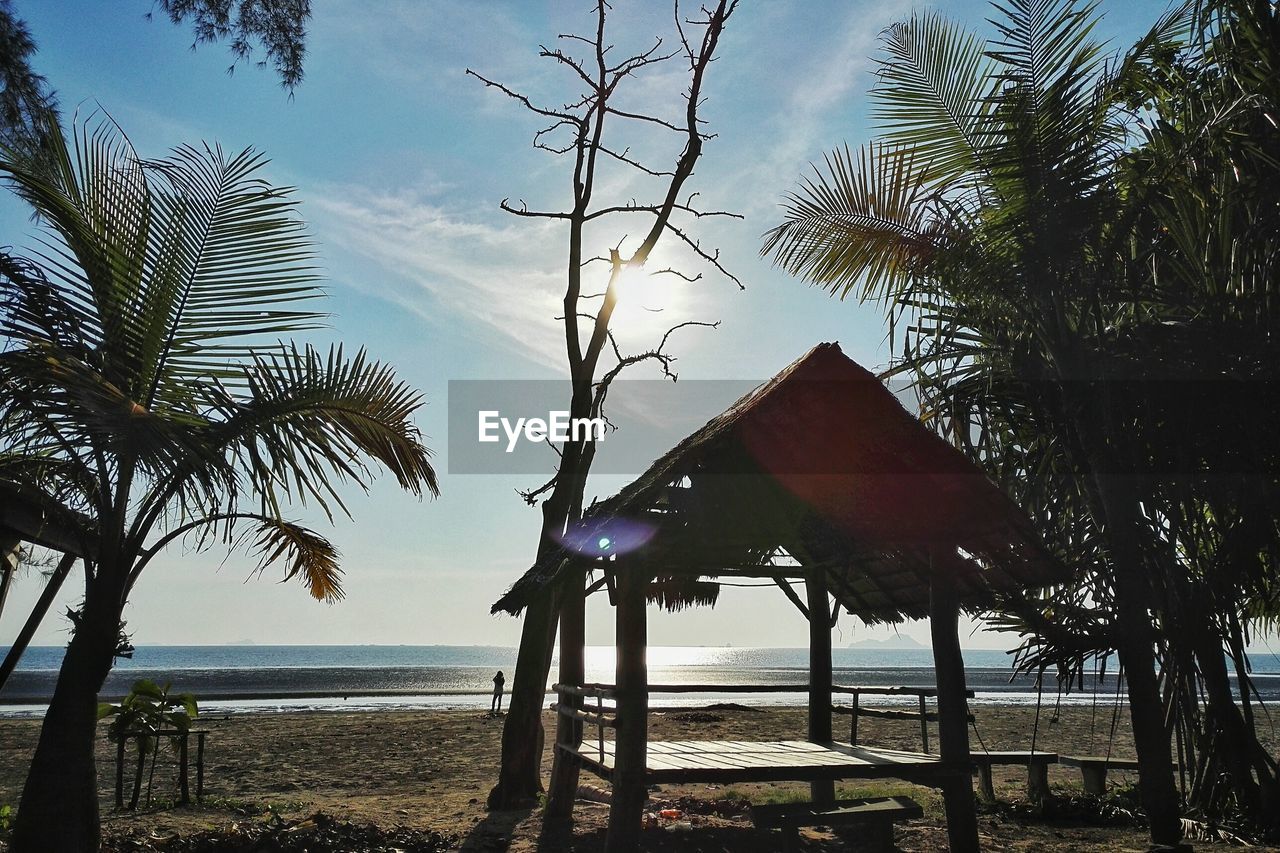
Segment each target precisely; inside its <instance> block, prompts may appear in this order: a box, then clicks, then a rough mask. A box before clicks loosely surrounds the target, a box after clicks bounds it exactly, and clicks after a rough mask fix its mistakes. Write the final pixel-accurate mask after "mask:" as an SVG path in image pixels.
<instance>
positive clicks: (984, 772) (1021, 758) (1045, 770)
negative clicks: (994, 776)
mask: <svg viewBox="0 0 1280 853" xmlns="http://www.w3.org/2000/svg"><path fill="white" fill-rule="evenodd" d="M969 758H970V760H972V761H973V763H974V766H976V767H977V768H978V793H979V794H980V795H981V797H982V799H983V801H984V802H988V803H993V802H995V799H996V792H995V787H994V786H993V785H992V784H991V767H992V765H994V764H1016V765H1024V766H1025V767H1026V768H1027V799H1029V800H1031V802H1033V803H1038V802H1041V801H1043V800H1044V798H1045V796H1047V795H1048V793H1049V765H1050V764H1057V763H1058V753H1056V752H1029V751H1026V750H1010V751H999V752H974V753H970V755H969Z"/></svg>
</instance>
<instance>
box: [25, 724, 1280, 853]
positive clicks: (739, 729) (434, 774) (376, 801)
mask: <svg viewBox="0 0 1280 853" xmlns="http://www.w3.org/2000/svg"><path fill="white" fill-rule="evenodd" d="M974 712H975V720H976V725H977V733H978V735H980V736H981V739H982V743H985V745H986V748H988V749H993V750H994V749H1026V748H1028V747H1030V745H1031V736H1032V731H1033V729H1034V728H1035V709H1034V708H1028V707H999V706H979V707H976V708H975V709H974ZM804 714H805V712H804V711H803V709H777V708H771V709H755V708H722V709H713V710H698V711H690V710H679V711H667V712H656V713H654V714H653V716H652V718H651V737H652V738H654V739H667V740H672V739H678V738H684V739H690V738H696V739H732V740H750V739H759V740H768V739H782V738H795V737H797V736H798V734H799V733H801V732H803V730H804V719H805V716H804ZM1126 716H1127V715H1125V714H1123V713H1122V714H1121V715H1120V716H1119V719H1118V724H1117V726H1116V730H1115V734H1114V737H1113V736H1112V734H1111V727H1112V713H1111V706H1110V705H1106V706H1101V705H1100V706H1099V707H1098V708H1097V709H1096V710H1093V709H1090V708H1087V707H1071V708H1064V709H1063V710H1062V711H1061V713H1060V714H1058V715H1057V716H1056V717H1055V715H1054V714H1053V711H1052V709H1051V708H1045V709H1043V710H1042V711H1041V714H1040V724H1039V727H1038V732H1037V734H1036V747H1037V749H1043V750H1046V751H1058V752H1062V753H1075V754H1081V753H1084V754H1103V753H1106V752H1107V750H1108V748H1110V750H1111V753H1112V754H1113V755H1116V756H1120V757H1128V756H1131V755H1132V754H1133V750H1132V743H1131V740H1130V737H1129V732H1128V726H1127V720H1126ZM545 722H546V724H547V725H548V726H550V725H552V721H551V717H550V715H549V714H548V715H547V716H546V720H545ZM838 724H839V720H837V725H838ZM199 726H200V727H201V728H205V729H208V730H209V731H210V734H209V735H208V751H207V755H206V777H205V799H204V802H203V804H202V805H201V806H199V807H193V808H174V807H153V808H151V809H149V810H148V809H140V810H139V812H138V813H119V812H115V811H113V809H112V805H113V801H112V796H113V795H112V784H113V762H114V747H113V746H111V745H110V744H108V743H107V742H106V740H105V737H104V738H103V739H102V740H101V741H100V743H99V749H98V765H99V766H98V775H99V780H100V792H101V805H102V814H103V825H104V830H105V834H106V836H107V838H108V839H109V840H110V842H109V843H111V844H118V845H122V846H118V847H111V848H110V849H121V850H124V849H137V848H136V846H130V845H132V844H134V841H135V840H136V839H140V838H147V839H150V843H153V844H157V845H162V844H163V842H164V840H165V839H169V838H171V837H172V836H173V835H175V834H178V835H190V834H192V833H198V832H201V831H208V830H211V829H217V828H224V829H225V828H227V827H230V826H231V825H233V824H245V823H253V822H262V821H270V820H272V819H273V818H272V817H271V815H270V813H269V812H268V807H270V809H271V810H274V811H275V812H276V813H277V814H278V815H279V816H280V818H282V819H283V820H285V821H300V820H304V819H305V818H307V817H308V816H311V815H313V814H314V813H316V812H323V813H324V814H325V815H328V816H331V817H333V818H336V819H338V820H345V821H351V822H354V823H373V824H376V825H377V826H378V827H380V828H382V829H390V828H393V827H410V828H414V829H417V830H431V831H435V832H438V833H440V834H441V835H442V836H443V842H442V846H443V848H444V849H461V850H505V849H509V850H512V851H530V850H535V849H540V850H548V849H561V848H562V847H563V846H564V843H563V842H555V843H552V842H546V841H544V842H543V843H542V844H541V846H540V844H539V840H538V835H539V830H540V816H541V813H540V811H538V810H535V811H533V812H527V811H522V812H505V813H489V812H487V811H486V810H485V807H484V801H485V796H486V794H487V793H488V791H489V788H490V786H491V785H492V782H493V779H494V776H495V769H494V768H495V766H496V762H497V758H498V750H499V741H500V737H501V729H502V721H501V719H499V718H494V717H490V716H488V715H487V714H485V713H482V712H478V711H386V712H377V713H276V714H247V715H234V716H216V715H210V716H208V717H205V718H201V720H200V721H199ZM860 727H861V732H862V735H863V737H862V740H863V741H864V742H867V743H872V744H875V745H880V746H886V747H893V748H903V749H918V743H919V741H918V738H919V735H918V730H917V729H915V728H914V727H913V726H912V725H909V724H904V723H902V722H894V721H882V720H865V719H864V720H863V721H862V722H861V724H860ZM38 730H39V722H38V721H36V720H4V721H0V804H3V803H16V802H17V800H18V797H19V795H20V793H21V784H22V779H23V774H24V773H25V769H26V763H27V761H28V760H29V758H30V754H31V750H32V748H33V746H34V743H35V739H36V736H37V733H38ZM971 740H973V749H974V750H975V751H977V750H981V749H982V748H983V747H982V745H981V744H980V743H979V741H978V738H977V737H972V736H971ZM549 770H550V751H549V750H548V752H547V761H546V765H545V767H544V771H545V772H549ZM1025 779H1026V776H1025V771H1023V770H1022V769H1021V768H999V769H997V771H996V774H995V781H996V791H997V795H998V797H999V799H1000V800H1001V804H1000V805H999V806H997V807H995V808H993V809H990V808H989V809H984V810H983V813H982V814H981V816H980V831H981V833H982V837H983V845H984V849H986V850H991V851H1006V850H1007V851H1037V850H1040V851H1068V850H1071V851H1075V850H1080V851H1108V853H1120V851H1129V850H1133V851H1138V850H1145V849H1146V847H1145V844H1144V841H1145V838H1146V836H1145V833H1144V832H1143V831H1142V830H1141V829H1140V828H1138V827H1136V826H1134V825H1133V824H1132V822H1131V821H1129V820H1127V819H1126V818H1125V816H1124V814H1123V811H1122V810H1121V809H1122V807H1123V803H1124V800H1123V799H1122V798H1119V797H1118V798H1117V799H1116V801H1115V802H1116V804H1117V805H1116V809H1114V811H1115V814H1113V815H1112V817H1110V818H1107V819H1101V820H1100V819H1092V820H1088V821H1085V820H1082V819H1081V816H1080V814H1079V813H1078V812H1079V810H1078V809H1076V808H1075V807H1073V805H1072V803H1073V801H1072V800H1071V799H1070V795H1072V794H1076V795H1078V794H1079V792H1080V777H1079V773H1078V771H1076V770H1073V769H1070V768H1064V767H1053V768H1051V769H1050V784H1051V786H1053V789H1054V791H1055V793H1056V794H1059V795H1061V796H1062V799H1061V800H1060V801H1058V802H1059V803H1060V805H1059V806H1057V807H1056V808H1055V809H1054V810H1052V811H1054V812H1056V813H1050V814H1040V815H1037V814H1035V813H1034V810H1033V809H1032V808H1031V807H1030V806H1029V804H1027V803H1026V802H1025V801H1024V785H1025ZM1109 781H1110V783H1111V786H1112V789H1113V791H1120V792H1123V790H1124V789H1125V788H1127V787H1128V786H1130V785H1132V784H1133V783H1134V781H1135V779H1134V777H1133V775H1132V774H1129V773H1113V774H1112V775H1111V777H1110V780H1109ZM582 782H583V783H585V784H601V783H600V782H599V780H597V779H595V778H594V777H591V776H589V775H587V774H585V773H584V775H583V777H582ZM804 791H805V788H804V786H802V785H794V784H767V785H735V786H722V787H717V786H708V785H694V786H679V787H677V786H661V787H659V788H657V789H655V790H654V791H653V792H652V794H651V798H652V802H653V804H654V807H655V808H660V807H663V806H664V805H665V804H675V805H676V806H677V807H682V809H683V810H684V811H686V812H687V813H688V815H689V817H690V818H691V820H680V821H670V822H667V821H664V822H663V823H664V824H665V825H664V826H661V827H659V828H655V829H651V830H648V831H647V832H646V833H645V842H644V845H645V847H646V849H664V850H665V849H671V850H731V851H739V850H760V851H764V850H771V849H775V848H776V846H777V843H778V838H777V837H776V836H771V835H768V834H764V833H760V832H757V831H756V830H754V829H753V828H752V827H751V824H750V821H749V820H748V819H747V817H746V815H745V814H744V813H743V812H744V811H745V808H744V807H743V806H742V805H741V803H743V802H744V801H751V802H767V801H773V800H779V799H786V798H796V797H802V796H803V794H804ZM175 793H176V787H175V773H174V770H173V765H172V764H166V763H165V759H164V758H163V757H162V760H161V764H160V767H159V769H158V770H157V772H156V781H155V799H156V800H157V801H158V802H166V801H169V802H171V801H172V798H173V797H174V795H175ZM839 793H841V794H843V795H849V796H858V795H869V794H906V795H909V796H912V797H913V798H915V799H916V800H918V801H919V802H920V803H921V804H922V805H923V806H924V807H925V817H924V818H923V819H922V820H917V821H912V822H909V823H907V824H905V825H903V826H902V827H900V829H899V831H898V844H899V847H900V848H901V849H902V850H906V851H922V853H923V851H933V850H941V849H945V847H946V841H945V833H944V820H943V814H942V806H941V800H940V798H939V797H938V796H937V795H936V794H934V793H933V792H932V791H930V790H928V789H922V788H916V787H913V786H911V785H906V784H900V783H895V782H892V781H887V782H883V783H875V784H860V785H857V786H854V785H842V786H841V788H840V791H839ZM688 797H694V798H697V800H699V801H701V803H692V804H691V803H690V802H689V801H688V800H687V799H685V798H688ZM698 812H706V814H699V813H698ZM606 814H607V807H605V806H601V805H598V804H594V803H581V804H580V805H579V807H578V809H577V811H576V813H575V816H576V818H577V821H576V826H575V831H574V838H573V839H572V841H571V842H569V843H571V844H572V847H573V849H576V850H592V849H597V848H598V846H599V844H600V842H601V841H602V839H603V832H604V826H605V817H606ZM306 825H307V824H306V823H305V822H304V824H303V829H305V827H306ZM806 838H807V839H808V844H809V845H810V849H822V850H825V849H831V850H835V849H847V848H844V847H841V846H840V845H841V842H840V841H839V840H838V839H835V838H832V837H831V836H828V835H825V834H823V833H821V832H816V831H815V832H811V833H806ZM161 849H163V847H162V846H161ZM209 849H213V848H209ZM226 849H233V848H226ZM237 849H238V848H237ZM387 849H391V848H387ZM1264 849H1266V848H1264ZM1277 849H1280V848H1277Z"/></svg>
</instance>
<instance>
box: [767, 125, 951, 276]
mask: <svg viewBox="0 0 1280 853" xmlns="http://www.w3.org/2000/svg"><path fill="white" fill-rule="evenodd" d="M928 172H929V167H928V165H927V164H925V163H922V162H921V161H920V159H919V157H918V156H917V154H916V153H915V152H914V150H913V149H909V148H900V147H894V146H889V145H883V144H873V145H866V146H863V147H862V148H859V149H858V151H857V153H856V154H854V153H853V152H851V151H850V150H849V149H848V148H845V149H843V150H837V151H835V152H833V153H832V154H829V155H828V156H827V158H826V170H825V171H823V170H819V169H818V168H817V167H815V168H814V175H813V176H812V177H810V178H807V179H805V181H804V182H803V184H802V185H801V188H800V189H799V190H798V191H796V192H793V193H791V194H789V195H788V196H787V200H786V202H785V204H784V205H783V209H784V211H785V215H784V222H783V223H782V224H781V225H779V226H777V227H776V228H773V229H771V230H770V231H768V232H767V233H766V234H765V242H764V247H763V248H762V249H761V254H762V255H772V256H773V260H774V263H776V264H777V265H778V266H781V267H782V268H783V269H785V270H787V271H788V272H790V273H791V274H793V275H797V276H801V277H803V278H805V279H807V280H808V281H810V282H813V283H815V284H820V285H822V286H823V287H824V288H826V289H827V290H830V291H831V292H832V293H834V294H837V295H839V296H841V297H844V296H847V295H848V294H849V293H850V292H851V291H853V290H854V289H855V288H860V290H861V295H862V296H863V297H864V298H865V297H877V296H885V295H886V294H889V293H892V292H893V291H895V290H896V289H897V288H898V287H900V286H901V285H902V284H903V283H904V282H906V281H907V280H909V279H910V277H911V276H912V274H913V273H915V272H916V271H918V270H920V269H921V268H922V267H923V266H924V265H925V264H926V263H928V261H929V259H930V258H931V257H932V256H933V254H934V253H935V252H936V251H937V249H938V248H939V244H940V242H941V235H940V233H939V228H938V224H939V223H938V222H937V220H936V219H935V217H934V209H933V207H932V206H931V205H930V204H929V201H930V198H931V196H930V189H929V186H928V179H927V175H928Z"/></svg>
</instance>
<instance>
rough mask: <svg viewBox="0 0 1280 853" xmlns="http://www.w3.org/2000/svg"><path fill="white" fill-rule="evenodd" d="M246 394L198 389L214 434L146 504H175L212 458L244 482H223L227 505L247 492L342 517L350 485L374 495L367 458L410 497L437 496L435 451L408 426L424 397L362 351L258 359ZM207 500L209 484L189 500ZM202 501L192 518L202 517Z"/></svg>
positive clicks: (247, 376)
mask: <svg viewBox="0 0 1280 853" xmlns="http://www.w3.org/2000/svg"><path fill="white" fill-rule="evenodd" d="M244 386H245V388H246V395H247V396H245V397H243V398H241V397H239V396H237V395H234V394H233V393H232V392H231V391H230V390H228V389H227V388H226V387H224V386H221V385H219V384H211V385H206V386H204V387H203V388H202V389H201V400H202V404H203V406H204V407H205V411H206V416H207V417H208V419H209V424H210V426H209V428H208V430H207V432H206V433H205V434H203V435H202V436H200V441H201V444H200V446H199V449H198V450H195V451H193V452H192V454H191V456H190V458H189V460H187V462H186V464H184V465H180V466H176V467H175V468H174V469H173V473H172V476H170V477H166V478H165V479H164V480H163V481H162V482H161V483H160V484H158V486H157V491H156V492H155V493H154V494H153V495H152V496H149V497H148V498H147V499H146V502H147V503H151V502H153V501H155V500H158V499H161V496H164V495H167V496H169V497H172V496H173V494H174V493H175V492H176V491H178V490H180V489H182V488H184V486H181V485H179V484H183V483H187V482H188V481H189V480H190V478H191V477H194V476H197V475H198V473H199V472H200V471H201V470H202V469H203V468H205V467H206V461H205V460H206V458H207V457H209V456H211V455H215V454H218V455H222V456H224V457H225V460H226V465H227V466H228V468H229V469H230V470H237V471H243V472H244V477H245V479H244V482H237V483H235V484H232V483H220V484H219V486H220V488H221V487H226V488H228V489H229V491H230V494H229V495H224V496H222V498H221V499H222V500H232V501H234V500H235V497H236V495H237V494H238V493H239V491H240V490H241V489H247V490H248V491H250V492H252V493H255V494H258V495H260V496H261V498H262V500H263V501H264V505H265V506H266V507H267V509H268V511H270V512H272V513H275V514H278V512H279V508H280V505H281V503H282V502H287V501H288V500H289V499H292V498H298V499H300V500H303V501H306V500H314V501H316V502H317V503H318V504H319V506H320V507H321V508H322V509H324V510H325V511H326V512H331V506H332V507H333V508H336V509H337V510H339V511H341V512H344V513H345V512H346V508H345V506H344V505H343V503H342V500H341V498H340V497H339V495H338V492H337V488H336V487H337V485H338V483H341V482H345V481H350V482H353V483H355V484H357V485H359V486H361V487H362V488H367V487H368V484H369V483H370V482H371V480H372V477H373V471H372V470H371V469H370V468H369V466H368V465H367V464H366V463H364V462H363V461H361V460H362V459H363V458H371V459H373V460H374V461H376V462H378V463H381V465H382V466H384V467H385V468H387V469H388V470H389V471H390V472H391V473H392V474H393V475H394V476H395V478H396V480H397V482H398V483H399V484H400V485H401V487H403V488H405V489H407V490H408V491H410V492H412V493H413V494H416V495H421V494H422V493H423V492H424V491H425V492H429V493H430V494H432V495H436V494H439V482H438V479H437V476H436V473H435V470H434V469H433V468H432V466H431V462H430V451H429V450H427V448H426V447H425V446H424V445H423V444H422V442H421V434H420V433H419V431H418V429H417V427H416V426H414V424H413V421H412V417H413V413H414V412H415V411H416V410H417V409H418V407H419V406H420V405H421V404H422V398H421V395H419V394H418V393H417V392H416V391H413V390H412V389H411V388H409V387H408V386H407V385H406V384H404V383H403V382H401V381H399V380H397V379H396V377H395V373H394V371H393V370H392V369H391V368H390V367H388V366H386V365H383V364H380V363H378V362H374V361H370V360H369V359H368V358H367V356H366V355H365V353H364V351H363V350H362V351H360V352H358V353H357V354H356V356H355V357H354V358H352V359H347V358H345V356H344V354H343V349H342V347H340V346H339V347H334V348H331V349H330V350H329V352H328V353H327V354H324V353H321V352H320V351H318V350H316V349H315V348H313V347H306V348H305V349H303V350H299V349H297V348H295V347H292V346H289V347H287V348H285V349H284V350H283V351H280V352H275V353H270V354H266V355H262V356H258V357H256V358H255V359H254V362H253V364H252V366H250V367H248V368H245V370H244ZM202 492H203V486H201V487H200V488H199V489H197V492H195V493H192V494H199V493H202ZM163 499H167V497H165V498H163ZM202 502H203V499H201V500H197V501H196V502H195V504H194V505H193V506H191V507H189V511H193V512H198V511H200V508H201V506H202Z"/></svg>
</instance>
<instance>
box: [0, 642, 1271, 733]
mask: <svg viewBox="0 0 1280 853" xmlns="http://www.w3.org/2000/svg"><path fill="white" fill-rule="evenodd" d="M4 651H7V649H6V650H4ZM62 654H63V648H62V647H53V646H33V647H32V648H30V649H28V650H27V652H26V654H25V655H24V657H23V659H22V663H21V664H20V665H19V667H18V669H17V670H15V671H14V673H13V674H12V675H11V676H10V678H9V682H8V684H6V685H5V687H4V688H3V690H0V716H3V717H20V716H41V715H42V714H43V712H44V708H45V703H47V702H48V698H49V696H50V695H51V694H52V692H53V686H54V681H55V679H56V677H57V671H58V666H59V664H60V662H61V660H62ZM964 659H965V672H966V678H967V681H968V685H969V687H970V689H972V690H973V691H974V694H975V696H974V699H973V700H972V701H974V702H975V703H977V704H982V703H999V704H1026V705H1034V704H1036V703H1040V704H1041V705H1042V706H1043V707H1045V708H1050V707H1052V706H1053V705H1055V704H1057V703H1062V704H1074V705H1080V704H1086V705H1093V706H1095V707H1099V708H1111V707H1113V706H1114V705H1115V703H1116V702H1117V699H1118V696H1119V694H1120V688H1121V685H1119V684H1117V679H1116V676H1115V660H1114V659H1112V660H1111V661H1110V665H1109V666H1108V667H1107V669H1106V671H1105V672H1104V673H1102V675H1101V677H1097V676H1098V673H1097V672H1096V671H1094V670H1093V669H1092V668H1090V669H1089V670H1087V671H1086V672H1085V684H1084V687H1083V689H1081V687H1080V686H1079V685H1078V684H1077V685H1074V686H1073V688H1072V690H1071V691H1070V692H1065V691H1063V690H1061V689H1060V685H1059V683H1058V681H1057V679H1056V677H1055V675H1054V673H1052V672H1050V673H1046V675H1045V677H1044V679H1043V681H1042V683H1041V685H1040V689H1037V684H1036V680H1035V678H1034V677H1032V676H1018V677H1014V675H1013V672H1012V657H1011V656H1010V655H1009V654H1007V653H1005V652H1002V651H990V650H975V649H968V650H965V652H964ZM515 660H516V650H515V649H513V648H503V647H498V646H384V645H364V646H336V645H335V646H267V645H262V646H259V645H229V646H140V647H138V648H137V649H136V650H135V651H134V653H133V656H132V657H131V658H120V659H118V660H117V661H116V665H115V668H114V669H113V671H112V673H111V675H110V676H109V677H108V678H107V682H106V684H105V686H104V688H103V690H102V693H101V696H100V698H101V699H102V700H104V701H115V700H117V699H118V698H119V697H120V696H123V695H124V694H125V693H127V692H128V690H129V688H130V686H131V685H132V684H133V682H134V681H136V680H138V679H143V678H145V679H150V680H152V681H155V682H157V683H159V684H161V685H164V684H171V685H172V688H171V689H172V691H173V692H174V693H191V694H193V695H194V696H195V697H196V699H197V701H198V702H199V705H200V709H201V714H209V713H226V714H236V713H246V712H265V711H276V712H289V711H335V712H340V711H369V710H379V709H387V710H391V709H414V708H430V709H446V708H477V709H480V708H488V707H489V700H490V694H491V692H492V689H493V682H492V679H493V676H494V673H495V672H497V671H499V670H501V671H502V672H503V673H505V675H506V679H507V682H506V683H507V687H508V688H510V686H511V683H512V680H513V676H514V672H515ZM613 661H614V649H613V647H612V646H590V647H588V648H587V653H586V664H587V679H586V680H587V681H588V682H601V683H610V682H612V681H613ZM832 661H833V667H834V671H833V677H834V681H835V683H836V684H842V685H848V686H863V687H871V686H875V687H884V686H910V687H931V686H933V685H934V670H933V660H932V652H930V651H929V650H928V649H867V648H837V649H833V650H832ZM1251 662H1252V665H1253V672H1254V681H1255V686H1256V688H1257V690H1258V693H1259V696H1260V698H1261V699H1263V700H1264V701H1276V700H1278V699H1280V656H1277V655H1274V654H1269V653H1265V654H1257V655H1254V656H1253V658H1252V661H1251ZM648 663H649V681H650V683H651V684H653V685H666V684H696V685H705V687H706V690H705V692H699V693H692V694H688V693H680V694H672V693H668V694H663V693H662V692H660V691H654V692H653V693H652V695H651V697H650V702H651V704H652V705H653V706H655V707H664V706H665V707H689V706H703V705H708V704H716V703H730V702H731V703H738V704H746V705H800V704H803V703H804V702H805V698H806V697H805V694H804V693H803V692H802V690H799V689H798V690H796V691H794V692H791V691H784V692H770V693H759V694H751V693H738V692H733V693H729V692H723V691H717V690H716V685H725V684H751V685H796V686H797V687H799V686H802V685H804V684H805V682H806V680H807V677H808V651H807V650H806V649H803V648H738V647H730V646H723V647H721V646H715V647H711V646H653V647H650V648H649V650H648ZM551 671H552V678H551V680H553V681H554V678H555V676H554V673H555V671H556V669H555V664H554V663H553V665H552V670H551ZM548 687H550V684H548ZM845 701H848V700H847V699H845V698H843V697H839V696H837V698H836V702H837V703H840V702H845ZM876 701H877V703H882V702H883V703H888V704H891V703H892V702H893V701H894V700H893V699H892V698H889V697H877V699H876ZM904 701H914V700H904Z"/></svg>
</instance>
